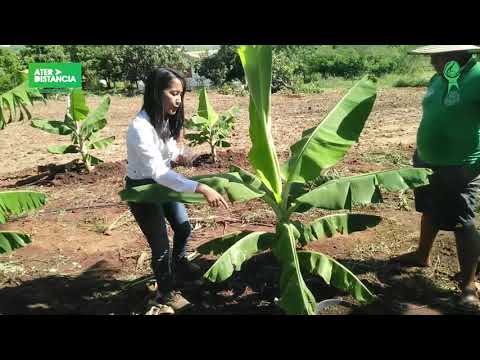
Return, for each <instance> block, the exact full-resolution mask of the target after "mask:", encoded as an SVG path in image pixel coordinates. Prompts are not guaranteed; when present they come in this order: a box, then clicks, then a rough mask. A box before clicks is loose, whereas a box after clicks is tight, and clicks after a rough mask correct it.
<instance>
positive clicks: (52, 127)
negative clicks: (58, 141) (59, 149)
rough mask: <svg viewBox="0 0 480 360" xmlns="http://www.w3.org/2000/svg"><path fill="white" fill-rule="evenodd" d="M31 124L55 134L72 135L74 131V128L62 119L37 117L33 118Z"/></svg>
mask: <svg viewBox="0 0 480 360" xmlns="http://www.w3.org/2000/svg"><path fill="white" fill-rule="evenodd" d="M31 126H32V127H34V128H37V129H40V130H43V131H46V132H48V133H50V134H55V135H70V134H71V133H72V132H73V129H72V128H70V127H69V126H68V125H66V124H65V123H64V122H62V121H54V120H46V119H40V118H35V119H32V122H31Z"/></svg>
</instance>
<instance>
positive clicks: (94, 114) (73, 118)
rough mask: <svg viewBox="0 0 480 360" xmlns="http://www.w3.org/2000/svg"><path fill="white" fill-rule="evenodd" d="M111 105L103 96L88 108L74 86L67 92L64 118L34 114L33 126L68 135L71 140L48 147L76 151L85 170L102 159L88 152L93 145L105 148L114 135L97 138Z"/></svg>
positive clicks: (89, 169) (49, 149)
mask: <svg viewBox="0 0 480 360" xmlns="http://www.w3.org/2000/svg"><path fill="white" fill-rule="evenodd" d="M109 107H110V98H109V97H108V96H105V97H104V98H103V99H102V100H101V102H100V105H98V107H97V108H96V109H95V110H93V111H90V110H89V108H88V106H87V104H86V102H85V95H84V93H83V91H81V90H74V91H72V93H71V94H70V105H69V107H68V109H67V113H66V114H65V118H64V120H63V121H55V120H46V119H41V118H35V119H33V120H32V126H33V127H34V128H38V129H41V130H43V131H46V132H48V133H51V134H56V135H70V137H71V141H72V144H69V145H60V146H50V147H49V148H48V149H47V150H48V152H49V153H52V154H71V153H79V154H80V156H81V159H82V161H83V163H84V164H85V167H86V168H87V171H91V170H92V167H93V166H95V165H97V164H99V163H102V162H103V160H101V159H99V158H97V157H95V156H93V155H91V154H90V151H91V150H94V149H105V148H106V147H107V146H108V145H110V144H111V143H112V142H113V141H114V140H115V136H110V137H107V138H103V139H100V138H99V136H98V132H99V131H100V130H102V129H103V128H104V127H105V126H106V125H107V118H106V117H107V113H108V109H109Z"/></svg>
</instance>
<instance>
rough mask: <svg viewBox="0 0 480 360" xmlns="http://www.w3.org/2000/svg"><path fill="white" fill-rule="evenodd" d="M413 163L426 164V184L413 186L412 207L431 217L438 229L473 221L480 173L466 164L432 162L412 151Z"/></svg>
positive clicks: (416, 165) (472, 222)
mask: <svg viewBox="0 0 480 360" xmlns="http://www.w3.org/2000/svg"><path fill="white" fill-rule="evenodd" d="M413 166H414V167H417V168H418V167H422V168H429V169H432V170H433V174H432V175H430V176H429V180H430V184H429V185H426V186H422V187H419V188H416V189H414V193H415V209H416V210H417V211H418V212H421V213H425V214H428V215H430V216H431V217H432V221H433V223H434V225H436V226H438V228H439V229H440V230H446V231H455V230H459V229H462V228H463V227H464V226H465V225H470V224H474V220H475V210H476V209H477V201H478V193H479V191H480V174H479V171H478V170H474V169H473V168H471V167H468V166H432V165H429V164H427V163H425V162H423V161H422V160H420V158H419V157H418V154H417V152H415V154H414V155H413Z"/></svg>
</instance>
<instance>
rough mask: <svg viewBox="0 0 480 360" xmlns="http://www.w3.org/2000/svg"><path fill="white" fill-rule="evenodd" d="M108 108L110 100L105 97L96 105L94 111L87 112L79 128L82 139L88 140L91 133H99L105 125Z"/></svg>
mask: <svg viewBox="0 0 480 360" xmlns="http://www.w3.org/2000/svg"><path fill="white" fill-rule="evenodd" d="M109 107H110V98H109V97H108V96H105V97H104V98H103V99H102V101H101V102H100V105H98V107H97V108H96V109H95V110H94V111H91V112H89V114H88V115H87V117H86V119H85V120H84V121H83V123H82V126H81V127H80V135H81V136H82V137H83V138H85V139H89V138H90V137H91V136H92V135H93V133H95V132H97V131H100V130H101V129H103V128H104V127H105V126H106V125H107V119H106V116H107V113H108V108H109Z"/></svg>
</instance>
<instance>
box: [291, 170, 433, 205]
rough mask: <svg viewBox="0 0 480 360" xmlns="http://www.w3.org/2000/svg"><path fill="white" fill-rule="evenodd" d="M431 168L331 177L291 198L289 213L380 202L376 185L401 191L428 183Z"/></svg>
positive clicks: (388, 189) (378, 189) (379, 194)
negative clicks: (314, 187) (341, 177)
mask: <svg viewBox="0 0 480 360" xmlns="http://www.w3.org/2000/svg"><path fill="white" fill-rule="evenodd" d="M430 174H431V170H429V169H423V168H405V169H400V170H390V171H381V172H376V173H371V174H365V175H358V176H351V177H346V178H343V179H338V180H331V181H328V182H326V183H325V184H323V185H321V186H319V187H318V188H316V189H314V190H312V191H310V192H308V193H306V194H304V195H301V196H300V197H298V198H297V199H295V200H294V203H295V205H293V206H292V208H291V209H290V212H305V211H307V210H309V209H311V208H312V207H315V208H321V209H329V210H341V209H351V208H352V205H354V204H355V205H368V204H371V203H378V202H381V201H382V196H381V193H380V188H379V187H380V186H383V187H384V188H385V190H387V191H404V190H407V189H411V188H416V187H419V186H424V185H428V183H429V181H428V175H430Z"/></svg>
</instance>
